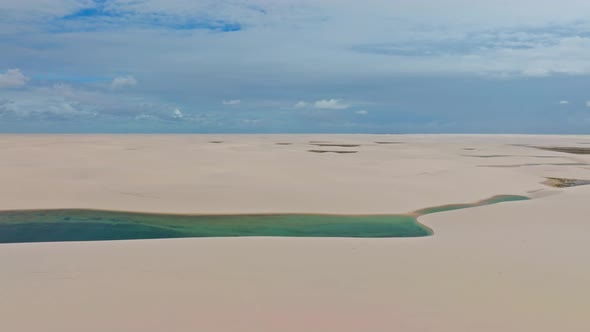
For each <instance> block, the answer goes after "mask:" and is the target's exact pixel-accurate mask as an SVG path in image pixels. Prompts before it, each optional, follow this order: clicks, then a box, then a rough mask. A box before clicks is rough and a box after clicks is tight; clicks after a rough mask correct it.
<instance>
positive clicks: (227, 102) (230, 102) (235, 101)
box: [221, 99, 242, 105]
mask: <svg viewBox="0 0 590 332" xmlns="http://www.w3.org/2000/svg"><path fill="white" fill-rule="evenodd" d="M241 102H242V101H241V100H239V99H230V100H222V101H221V103H222V104H223V105H238V104H239V103H241Z"/></svg>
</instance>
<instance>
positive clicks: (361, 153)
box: [0, 135, 590, 332]
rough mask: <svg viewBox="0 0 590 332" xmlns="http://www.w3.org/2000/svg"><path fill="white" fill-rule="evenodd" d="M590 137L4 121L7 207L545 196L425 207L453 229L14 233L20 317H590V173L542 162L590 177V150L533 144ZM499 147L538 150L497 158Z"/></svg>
mask: <svg viewBox="0 0 590 332" xmlns="http://www.w3.org/2000/svg"><path fill="white" fill-rule="evenodd" d="M210 141H221V142H223V143H218V144H210V143H209V142H210ZM310 141H322V142H328V144H338V145H349V144H354V145H360V146H359V147H358V148H355V150H358V153H355V154H332V153H324V154H318V153H309V152H307V150H308V149H309V142H310ZM375 142H403V144H377V143H375ZM589 142H590V137H588V136H488V135H409V136H395V135H300V136H298V135H257V136H240V135H203V136H198V135H196V136H191V135H186V136H174V135H170V136H168V135H166V136H101V135H95V136H77V135H60V136H41V135H39V136H34V135H30V136H29V135H25V136H15V135H3V136H0V153H1V155H2V158H1V159H0V183H2V186H1V187H0V210H7V209H34V208H100V209H112V210H133V211H148V212H174V213H251V212H317V213H403V212H409V211H414V210H418V209H421V208H425V207H429V206H437V205H445V204H453V203H465V202H473V201H477V200H480V199H485V198H488V197H491V196H494V195H500V194H513V195H527V196H529V197H533V198H534V199H532V200H530V201H519V202H510V203H502V204H498V205H493V206H486V207H478V208H472V209H466V210H458V211H451V212H444V213H438V214H433V215H428V216H424V217H421V218H420V222H422V223H424V224H425V225H427V226H428V227H430V228H432V229H433V230H434V232H435V235H434V236H432V237H427V238H411V239H317V238H316V239H311V238H237V239H236V238H209V239H174V240H146V241H114V242H85V243H37V244H10V245H0V262H2V266H3V268H2V270H1V271H0V279H1V280H2V282H1V283H0V294H1V295H2V296H0V312H1V313H2V314H1V316H2V326H3V330H6V331H59V332H64V331H66V332H69V331H90V332H94V331H97V332H98V331H101V332H102V331H125V332H129V331H138V332H139V331H141V332H146V331H147V332H150V331H196V330H197V331H257V332H259V331H318V332H319V331H409V332H413V331H453V332H455V331H519V332H520V331H536V332H539V331H541V332H543V331H552V332H553V331H556V330H562V331H568V332H569V331H580V332H581V331H588V330H590V318H589V317H588V314H587V308H589V307H590V291H589V290H588V283H589V282H590V265H588V252H589V251H590V241H588V234H590V223H588V215H590V205H589V204H588V202H589V201H590V186H579V187H572V188H553V187H550V186H547V185H545V184H543V183H542V182H544V181H546V180H547V179H546V178H548V177H551V178H566V179H581V180H584V179H585V180H590V172H589V171H590V156H588V155H578V154H570V153H565V152H557V151H547V150H539V149H535V148H531V147H528V146H525V145H530V146H560V147H579V146H583V145H584V144H587V143H589ZM275 143H292V144H291V145H276V144H275ZM332 148H333V147H331V148H330V149H332ZM470 155H474V156H480V155H502V156H503V157H502V158H491V159H490V158H478V157H473V156H470ZM539 155H543V156H546V157H551V159H550V162H549V163H544V162H541V163H539V160H540V159H539V158H538V156H539ZM553 157H555V158H553ZM562 163H563V164H564V165H561V164H562ZM490 164H494V165H515V164H522V165H524V166H522V167H504V168H503V167H480V166H483V165H490ZM527 164H535V165H527ZM539 164H540V165H539ZM574 164H575V165H574ZM586 164H588V165H589V166H586Z"/></svg>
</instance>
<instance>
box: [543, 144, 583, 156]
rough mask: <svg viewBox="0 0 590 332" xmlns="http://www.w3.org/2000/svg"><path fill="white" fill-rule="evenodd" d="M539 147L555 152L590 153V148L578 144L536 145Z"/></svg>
mask: <svg viewBox="0 0 590 332" xmlns="http://www.w3.org/2000/svg"><path fill="white" fill-rule="evenodd" d="M535 148H537V149H541V150H547V151H553V152H563V153H571V154H590V148H582V147H576V146H571V147H570V146H557V147H547V146H535Z"/></svg>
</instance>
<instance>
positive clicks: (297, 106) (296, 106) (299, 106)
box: [295, 101, 309, 108]
mask: <svg viewBox="0 0 590 332" xmlns="http://www.w3.org/2000/svg"><path fill="white" fill-rule="evenodd" d="M308 105H309V104H308V103H306V102H304V101H299V102H297V104H295V108H305V107H307V106H308Z"/></svg>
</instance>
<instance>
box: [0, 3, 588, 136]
mask: <svg viewBox="0 0 590 332" xmlns="http://www.w3.org/2000/svg"><path fill="white" fill-rule="evenodd" d="M0 132H105V133H111V132H112V133H126V132H139V133H307V132H314V133H317V132H325V133H335V132H341V133H539V134H590V1H588V0H561V1H555V0H510V1H508V0H486V1H473V0H364V1H358V0H354V1H352V0H313V1H312V0H248V1H247V0H18V1H14V0H0Z"/></svg>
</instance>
